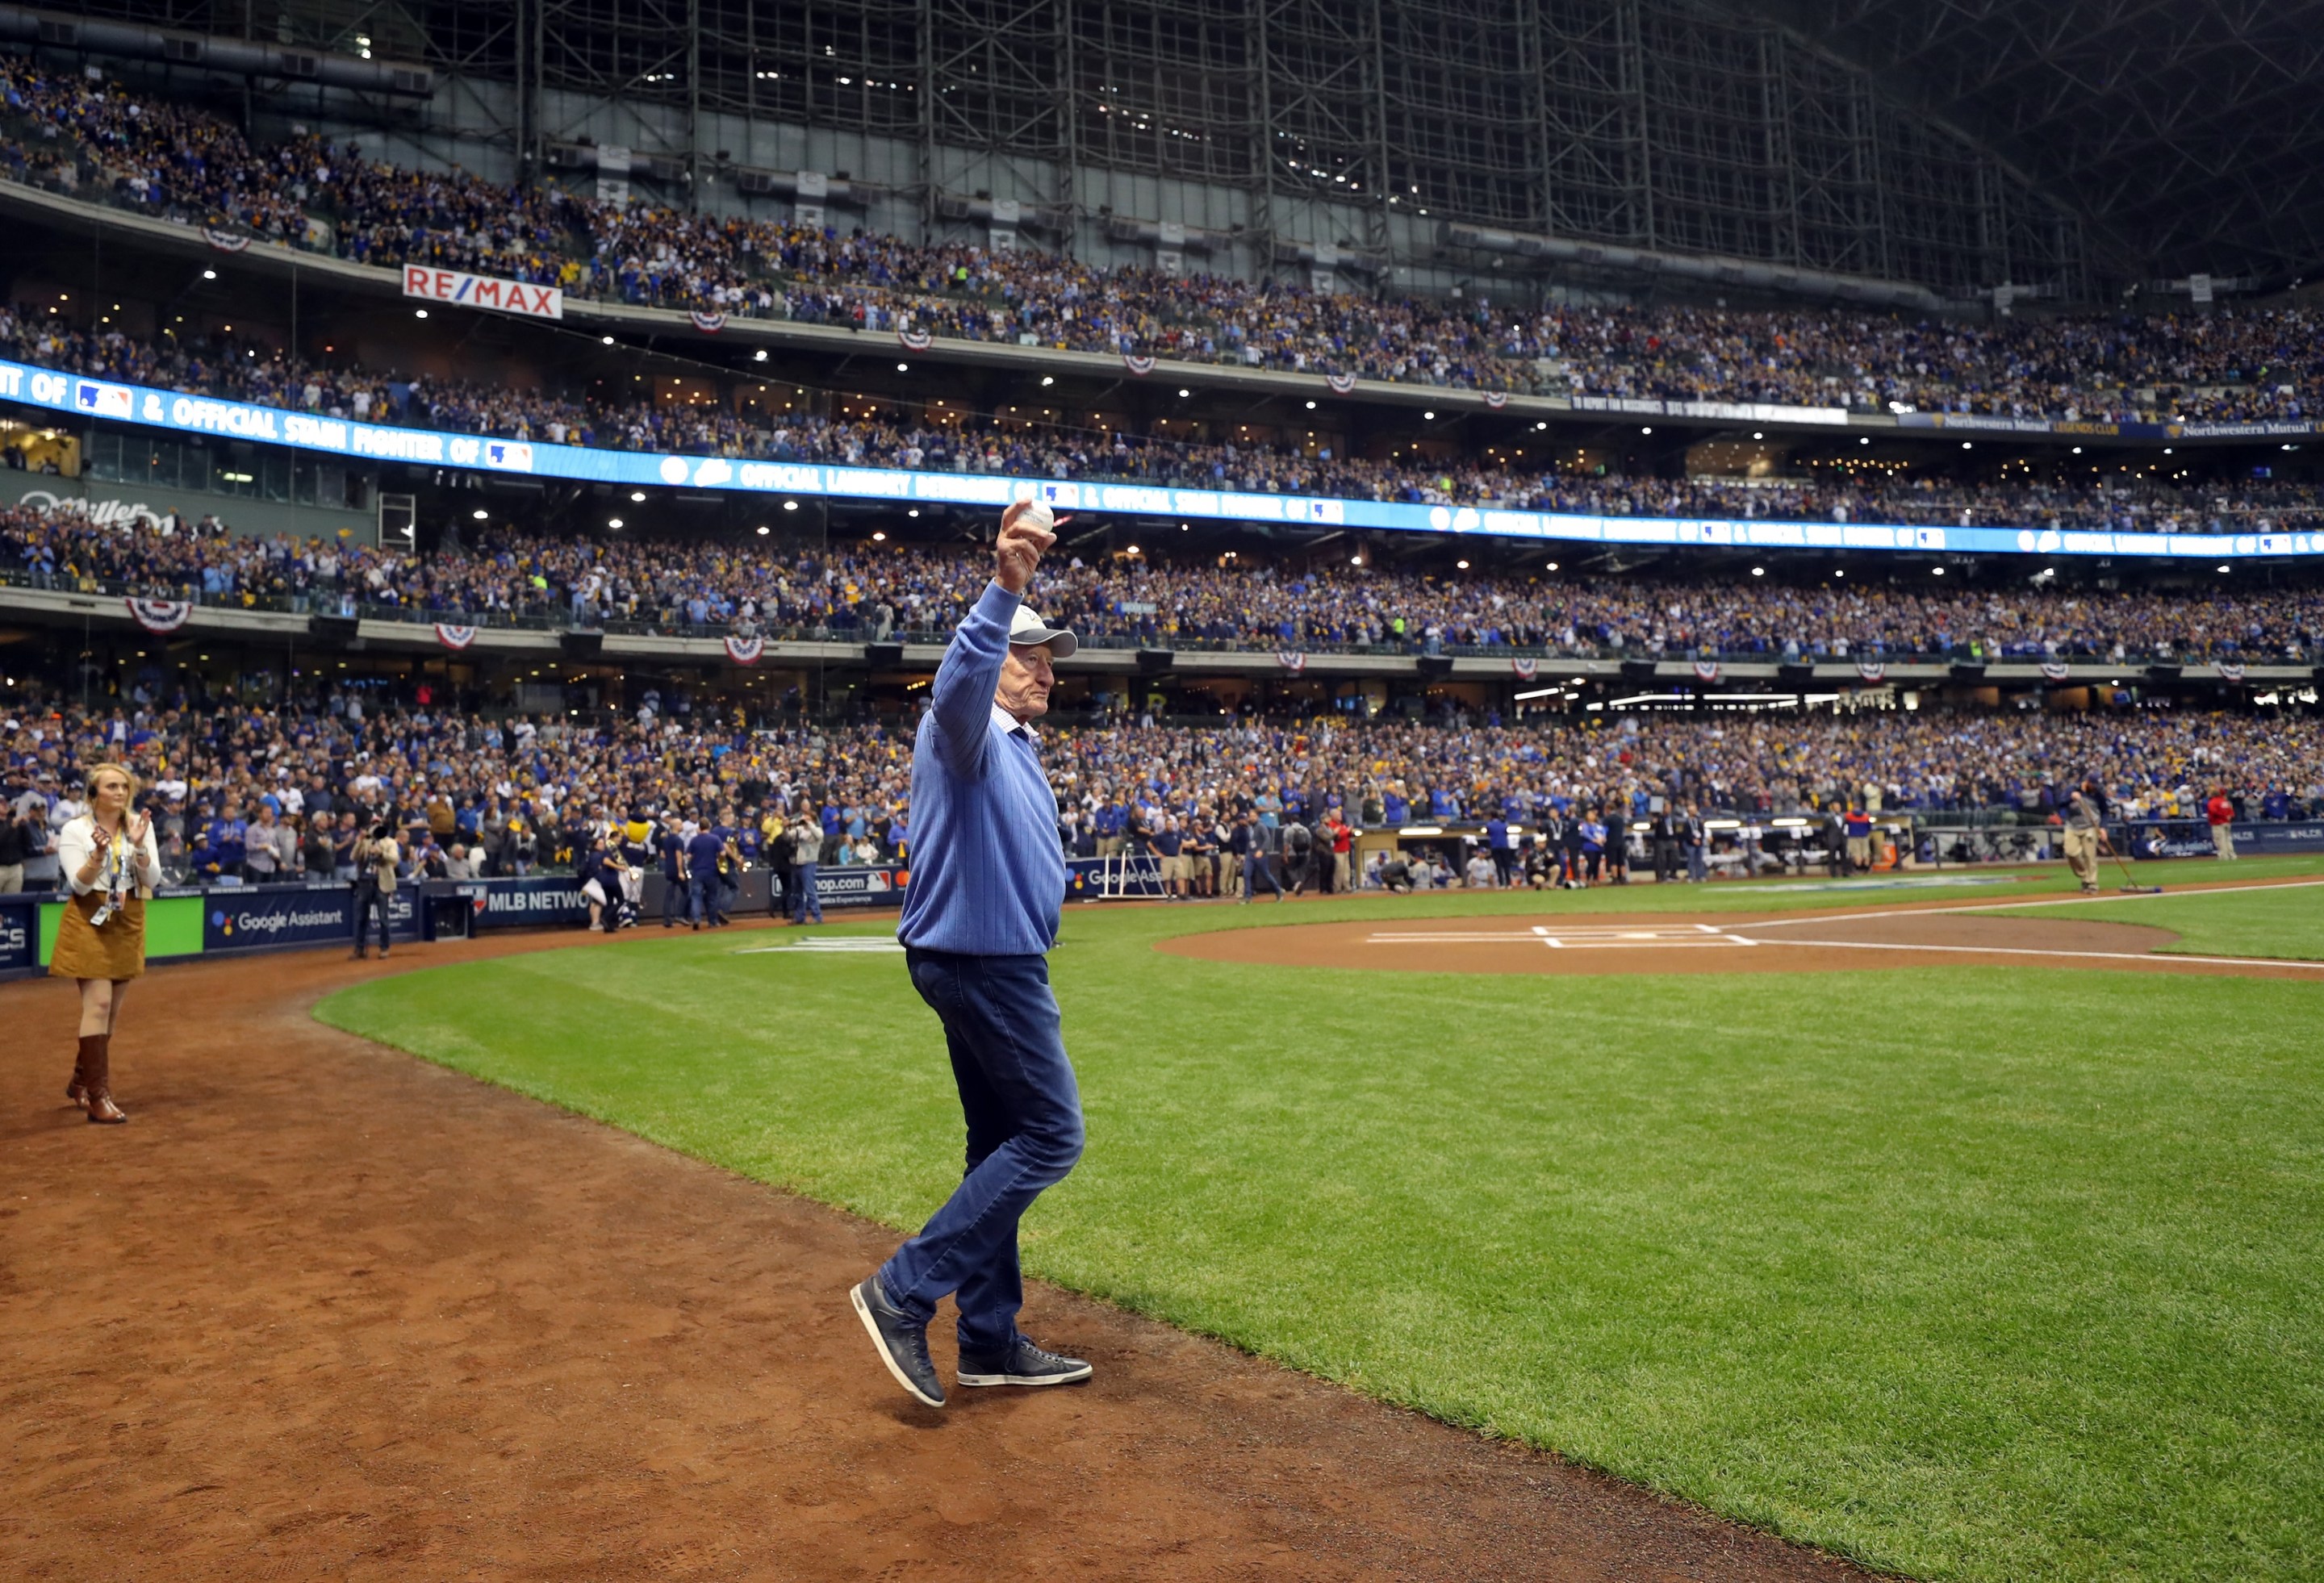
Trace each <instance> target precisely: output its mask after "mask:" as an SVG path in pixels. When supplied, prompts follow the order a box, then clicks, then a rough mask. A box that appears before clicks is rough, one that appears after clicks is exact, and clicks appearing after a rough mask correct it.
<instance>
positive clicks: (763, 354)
mask: <svg viewBox="0 0 2324 1583" xmlns="http://www.w3.org/2000/svg"><path fill="white" fill-rule="evenodd" d="M766 360H767V349H766V348H765V347H764V346H761V347H760V348H759V349H758V350H757V351H756V352H753V353H752V354H751V361H752V362H753V363H764V362H765V361H766Z"/></svg>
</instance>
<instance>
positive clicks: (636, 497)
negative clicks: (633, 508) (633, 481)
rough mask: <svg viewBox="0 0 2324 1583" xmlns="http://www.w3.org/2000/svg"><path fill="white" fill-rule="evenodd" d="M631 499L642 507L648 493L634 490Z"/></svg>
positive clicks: (631, 492)
mask: <svg viewBox="0 0 2324 1583" xmlns="http://www.w3.org/2000/svg"><path fill="white" fill-rule="evenodd" d="M630 498H631V499H632V500H633V501H636V502H638V503H639V504H641V505H642V504H644V503H645V498H646V492H645V491H644V490H642V489H633V490H632V491H630Z"/></svg>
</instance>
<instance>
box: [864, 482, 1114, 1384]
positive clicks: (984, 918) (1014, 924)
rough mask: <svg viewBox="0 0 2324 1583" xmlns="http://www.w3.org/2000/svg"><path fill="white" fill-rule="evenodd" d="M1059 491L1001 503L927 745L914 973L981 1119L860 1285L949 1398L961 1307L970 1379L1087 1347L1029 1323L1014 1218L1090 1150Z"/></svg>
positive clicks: (1029, 1371) (916, 866) (920, 1378)
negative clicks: (1057, 545)
mask: <svg viewBox="0 0 2324 1583" xmlns="http://www.w3.org/2000/svg"><path fill="white" fill-rule="evenodd" d="M1054 525H1055V524H1054V523H1053V521H1052V520H1051V519H1050V515H1049V512H1048V511H1047V508H1046V507H1044V506H1037V505H1032V504H1028V503H1027V502H1019V503H1018V504H1017V505H1014V506H1011V507H1010V509H1009V510H1008V511H1006V512H1004V513H1003V514H1002V516H1001V537H1000V539H999V541H998V542H997V544H996V545H995V547H994V557H993V558H994V561H995V563H996V564H995V568H994V574H993V579H992V581H991V584H988V585H987V586H986V588H985V590H984V593H983V594H982V597H980V598H979V599H978V600H977V602H976V605H975V607H974V608H973V610H971V611H970V612H969V613H968V617H967V619H966V620H964V621H962V622H961V623H960V630H958V631H957V632H955V633H954V636H953V640H952V646H951V648H949V649H946V650H945V657H944V663H943V665H942V666H940V667H937V670H936V686H935V689H934V693H933V695H932V696H931V697H930V699H929V703H928V709H927V713H926V714H924V715H922V716H921V718H920V729H919V735H918V740H917V741H915V742H914V744H913V747H912V804H911V828H912V844H913V861H912V883H911V886H910V888H908V890H907V891H906V892H905V899H904V916H903V922H902V923H901V925H899V927H898V929H897V932H896V933H897V937H898V938H899V939H900V940H901V941H902V942H903V943H904V961H905V963H906V965H907V967H908V969H909V971H910V972H911V975H912V987H913V988H914V989H918V991H919V993H920V999H923V1000H926V1001H927V1003H928V1006H929V1008H931V1009H933V1010H934V1011H935V1012H936V1017H937V1019H938V1020H939V1021H941V1022H942V1023H943V1024H944V1030H945V1044H946V1045H948V1046H949V1047H950V1050H951V1054H952V1071H953V1078H954V1081H955V1082H957V1083H958V1084H959V1086H960V1105H961V1109H962V1111H963V1112H964V1114H965V1115H966V1117H967V1120H968V1169H967V1173H966V1174H964V1176H963V1177H962V1178H961V1183H960V1186H959V1187H958V1188H957V1189H956V1190H954V1193H953V1195H952V1197H951V1199H950V1200H949V1201H947V1202H946V1203H945V1206H944V1207H943V1208H942V1209H940V1210H937V1211H936V1216H935V1218H934V1219H931V1220H929V1221H928V1223H927V1225H926V1226H924V1227H922V1228H921V1229H920V1233H919V1235H918V1236H917V1237H914V1238H912V1239H911V1240H910V1241H908V1242H907V1243H905V1244H904V1245H903V1247H899V1248H898V1249H897V1250H896V1253H895V1256H894V1257H892V1258H890V1260H889V1261H888V1262H887V1263H886V1264H884V1265H881V1267H880V1270H879V1272H878V1273H877V1274H876V1275H872V1276H871V1277H870V1278H869V1279H867V1280H865V1281H864V1282H863V1283H862V1284H861V1285H859V1286H857V1287H855V1288H854V1290H853V1292H851V1293H849V1298H850V1300H851V1302H853V1305H854V1308H855V1312H856V1314H857V1316H858V1317H859V1318H860V1319H861V1320H862V1321H863V1328H864V1329H865V1330H868V1331H869V1332H870V1333H871V1339H872V1342H873V1343H874V1344H875V1345H876V1346H877V1347H878V1348H879V1349H880V1358H881V1362H883V1363H885V1364H886V1365H887V1367H888V1372H889V1373H890V1374H891V1375H893V1376H895V1378H896V1383H897V1384H899V1385H902V1386H903V1387H904V1389H905V1390H907V1391H908V1392H910V1393H911V1394H912V1395H913V1396H914V1397H915V1398H916V1399H917V1400H918V1401H919V1402H921V1403H923V1404H926V1405H927V1406H930V1407H941V1406H943V1405H944V1400H945V1392H944V1385H943V1383H942V1382H941V1381H940V1380H939V1379H938V1378H937V1377H936V1364H935V1362H934V1360H933V1359H932V1358H929V1356H928V1338H927V1329H928V1321H930V1320H932V1319H934V1318H935V1317H936V1302H937V1301H938V1300H939V1299H941V1298H942V1297H943V1296H944V1295H945V1293H952V1294H953V1296H954V1301H955V1302H956V1303H957V1304H958V1306H959V1309H960V1331H959V1333H960V1367H959V1370H958V1372H957V1374H956V1376H955V1378H956V1379H957V1380H958V1381H959V1383H960V1384H961V1385H1066V1384H1070V1383H1072V1382H1074V1381H1076V1380H1085V1379H1087V1378H1089V1376H1090V1366H1089V1365H1088V1364H1086V1363H1084V1362H1083V1361H1081V1360H1080V1359H1079V1358H1061V1357H1059V1356H1057V1355H1056V1353H1053V1352H1048V1351H1046V1350H1044V1349H1043V1348H1039V1347H1037V1346H1035V1345H1034V1344H1033V1343H1032V1341H1031V1340H1029V1339H1027V1338H1026V1337H1025V1336H1024V1335H1023V1334H1021V1333H1020V1332H1019V1330H1018V1329H1017V1314H1018V1311H1019V1309H1021V1308H1022V1307H1023V1306H1024V1303H1025V1292H1024V1284H1023V1283H1022V1281H1021V1280H1020V1279H1019V1275H1018V1271H1017V1221H1018V1218H1019V1216H1021V1215H1022V1214H1023V1213H1024V1212H1025V1210H1026V1209H1027V1207H1028V1205H1030V1204H1031V1203H1032V1201H1033V1200H1034V1199H1035V1198H1037V1197H1038V1196H1039V1194H1040V1192H1041V1190H1042V1189H1043V1188H1045V1187H1047V1186H1048V1185H1049V1184H1050V1183H1054V1182H1057V1181H1060V1180H1062V1179H1063V1178H1064V1176H1065V1173H1066V1172H1068V1171H1070V1170H1072V1169H1073V1167H1074V1161H1076V1160H1078V1159H1080V1158H1081V1153H1082V1108H1081V1093H1080V1091H1079V1089H1078V1088H1077V1087H1076V1085H1075V1083H1074V1068H1073V1063H1072V1062H1070V1061H1069V1060H1067V1059H1066V1057H1065V1041H1064V1039H1063V1037H1062V1036H1061V1035H1060V1034H1059V1032H1058V1026H1057V1002H1056V997H1055V996H1054V995H1052V994H1051V993H1050V990H1049V964H1048V960H1047V952H1048V950H1049V947H1050V946H1051V945H1053V944H1055V943H1056V938H1057V916H1058V913H1059V910H1060V909H1061V908H1062V907H1063V906H1064V903H1065V855H1064V853H1063V851H1061V850H1060V848H1059V845H1058V842H1057V803H1056V796H1054V795H1053V794H1052V793H1051V792H1050V790H1049V781H1048V777H1047V776H1046V775H1045V774H1043V773H1042V770H1041V759H1040V752H1039V750H1038V747H1037V744H1036V741H1035V738H1034V734H1033V727H1032V722H1034V721H1036V720H1037V719H1039V718H1040V717H1041V716H1042V715H1043V714H1046V713H1048V708H1049V689H1050V687H1051V686H1052V685H1054V683H1055V681H1056V676H1055V673H1054V672H1053V671H1052V669H1051V667H1050V662H1051V660H1052V659H1053V658H1054V659H1062V658H1065V657H1066V656H1067V655H1070V654H1071V653H1073V651H1074V647H1075V640H1074V635H1073V634H1072V633H1071V632H1069V631H1065V630H1061V629H1058V628H1054V627H1051V626H1049V625H1047V623H1046V622H1044V621H1042V620H1041V619H1040V617H1038V616H1037V615H1036V614H1034V613H1033V612H1031V611H1030V610H1028V609H1027V608H1026V607H1025V605H1024V603H1023V600H1024V595H1025V589H1026V587H1027V585H1028V584H1029V583H1030V582H1031V581H1032V578H1033V570H1034V568H1035V567H1036V566H1037V565H1039V563H1040V558H1041V552H1042V551H1043V550H1045V549H1047V548H1048V547H1049V545H1050V543H1051V542H1052V541H1053V540H1054V539H1055V538H1056V535H1055V533H1053V532H1052V531H1051V529H1052V527H1053V526H1054Z"/></svg>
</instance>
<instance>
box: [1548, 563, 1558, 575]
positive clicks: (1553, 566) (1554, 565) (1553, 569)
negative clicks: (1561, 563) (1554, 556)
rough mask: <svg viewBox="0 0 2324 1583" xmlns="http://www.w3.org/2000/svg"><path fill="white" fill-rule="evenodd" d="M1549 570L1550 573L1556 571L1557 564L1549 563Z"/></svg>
mask: <svg viewBox="0 0 2324 1583" xmlns="http://www.w3.org/2000/svg"><path fill="white" fill-rule="evenodd" d="M1549 569H1550V570H1551V571H1553V572H1554V571H1555V570H1557V563H1556V562H1555V561H1552V562H1550V563H1549Z"/></svg>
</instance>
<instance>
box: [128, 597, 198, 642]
mask: <svg viewBox="0 0 2324 1583" xmlns="http://www.w3.org/2000/svg"><path fill="white" fill-rule="evenodd" d="M125 603H127V604H128V606H129V613H130V614H131V615H133V616H134V617H136V618H137V624H138V625H139V626H141V627H143V628H144V629H145V630H147V631H149V632H151V633H152V634H153V635H154V636H156V637H160V636H161V634H163V633H165V632H174V631H176V630H178V629H179V628H180V627H182V626H184V625H185V624H186V618H187V617H188V616H189V615H191V614H193V613H194V606H193V602H192V601H191V600H187V599H132V600H128V601H126V602H125Z"/></svg>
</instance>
